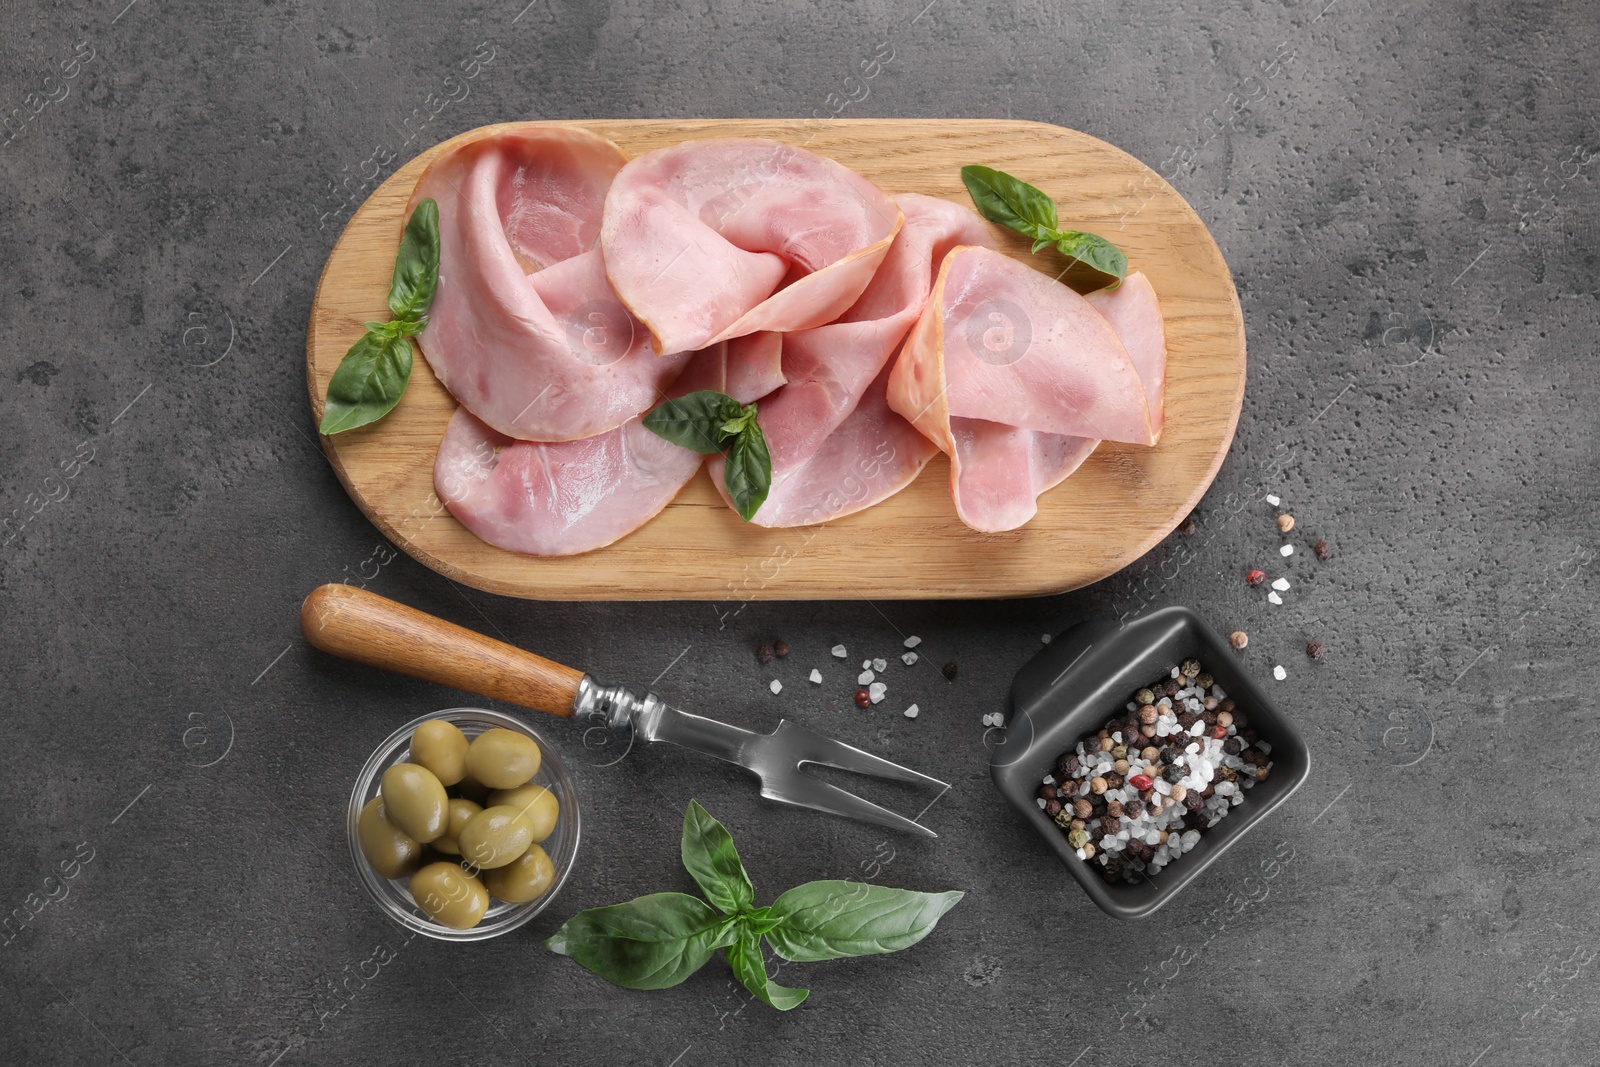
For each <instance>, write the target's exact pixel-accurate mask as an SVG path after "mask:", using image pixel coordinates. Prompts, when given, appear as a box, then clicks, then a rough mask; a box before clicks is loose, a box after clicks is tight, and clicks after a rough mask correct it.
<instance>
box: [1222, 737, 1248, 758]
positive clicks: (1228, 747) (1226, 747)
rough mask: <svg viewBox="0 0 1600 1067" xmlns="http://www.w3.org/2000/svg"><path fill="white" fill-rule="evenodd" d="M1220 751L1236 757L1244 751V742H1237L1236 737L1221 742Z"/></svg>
mask: <svg viewBox="0 0 1600 1067" xmlns="http://www.w3.org/2000/svg"><path fill="white" fill-rule="evenodd" d="M1222 751H1224V752H1226V753H1227V754H1228V755H1230V756H1237V755H1238V754H1239V753H1240V752H1243V751H1244V742H1243V741H1241V740H1239V739H1238V738H1237V737H1230V738H1228V739H1227V740H1226V741H1224V742H1222Z"/></svg>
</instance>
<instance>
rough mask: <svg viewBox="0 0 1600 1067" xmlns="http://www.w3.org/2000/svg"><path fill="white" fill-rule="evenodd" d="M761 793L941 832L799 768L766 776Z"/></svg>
mask: <svg viewBox="0 0 1600 1067" xmlns="http://www.w3.org/2000/svg"><path fill="white" fill-rule="evenodd" d="M761 795H762V796H764V797H766V798H767V799H769V800H776V801H780V802H781V803H784V804H795V805H798V806H800V807H802V808H811V809H813V810H814V811H820V812H825V813H826V814H829V815H843V816H844V817H845V818H847V819H860V820H861V821H862V822H870V823H876V824H877V825H879V826H887V827H890V828H892V829H895V830H909V831H911V832H912V833H917V834H922V835H923V836H925V837H938V836H939V835H938V834H936V833H934V832H933V831H932V830H930V829H928V828H927V827H926V826H924V825H922V824H921V823H919V822H915V821H913V820H911V819H908V818H906V817H905V816H904V815H900V814H898V813H896V812H892V811H890V810H889V809H888V808H885V807H881V806H879V805H877V804H874V803H873V802H872V801H870V800H865V799H863V798H861V797H858V796H856V795H855V794H854V793H852V792H850V791H849V790H848V789H840V788H839V787H838V786H836V785H832V784H830V783H828V782H821V781H818V780H817V779H815V778H811V777H808V776H806V775H804V774H801V773H800V772H799V771H798V770H796V771H795V772H794V773H793V774H792V775H782V776H779V775H773V776H771V777H764V778H763V779H762V780H761Z"/></svg>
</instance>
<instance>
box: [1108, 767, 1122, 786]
mask: <svg viewBox="0 0 1600 1067" xmlns="http://www.w3.org/2000/svg"><path fill="white" fill-rule="evenodd" d="M1106 788H1107V789H1121V788H1122V775H1120V774H1118V773H1117V772H1116V771H1108V772H1107V773H1106Z"/></svg>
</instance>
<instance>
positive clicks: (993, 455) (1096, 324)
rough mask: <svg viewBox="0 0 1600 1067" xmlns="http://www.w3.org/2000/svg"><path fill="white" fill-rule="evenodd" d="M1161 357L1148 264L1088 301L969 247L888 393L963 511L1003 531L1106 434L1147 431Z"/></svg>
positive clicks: (1143, 437) (1150, 433)
mask: <svg viewBox="0 0 1600 1067" xmlns="http://www.w3.org/2000/svg"><path fill="white" fill-rule="evenodd" d="M1123 289H1126V290H1127V292H1125V293H1124V292H1123V291H1122V290H1123ZM1100 308H1105V309H1107V312H1106V313H1105V314H1102V312H1101V310H1100ZM1152 319H1153V322H1152ZM1124 337H1126V338H1127V343H1124V341H1123V338H1124ZM1134 350H1136V351H1137V352H1138V358H1137V359H1136V358H1135V357H1134V356H1133V354H1132V352H1133V351H1134ZM1165 367H1166V343H1165V338H1164V335H1163V333H1162V330H1161V324H1160V308H1159V306H1158V305H1157V304H1156V301H1155V292H1154V290H1153V289H1151V288H1150V285H1149V282H1148V280H1146V279H1145V278H1144V276H1143V275H1140V274H1137V273H1135V274H1133V275H1130V276H1129V278H1128V279H1127V280H1126V281H1124V283H1123V286H1122V287H1119V289H1118V290H1117V291H1116V292H1115V293H1107V294H1104V295H1103V296H1098V295H1097V299H1096V300H1095V301H1093V302H1091V301H1090V300H1087V299H1085V298H1084V297H1081V296H1079V295H1078V294H1077V293H1074V292H1073V291H1072V290H1070V289H1068V288H1066V287H1065V286H1062V285H1060V284H1059V283H1057V282H1055V281H1053V280H1052V279H1050V278H1049V277H1047V276H1045V275H1043V274H1041V273H1039V272H1037V271H1035V270H1033V269H1031V268H1029V267H1027V266H1025V265H1023V264H1020V263H1016V262H1014V261H1012V260H1010V259H1007V258H1006V257H1004V256H1002V255H1000V254H999V253H998V252H995V251H993V250H992V249H990V248H983V247H964V248H958V249H955V250H953V251H952V252H951V253H950V254H949V255H948V256H947V257H946V259H945V261H944V263H943V264H942V266H941V268H940V272H939V277H938V280H937V281H936V282H935V285H934V291H933V294H932V296H931V297H930V299H929V301H928V304H927V307H926V308H925V309H924V310H923V313H922V315H921V317H920V318H919V319H918V320H917V323H916V324H915V325H914V326H913V327H912V330H911V333H910V334H909V336H908V337H907V339H906V342H905V344H904V345H903V347H902V349H901V355H900V356H899V358H898V359H897V361H896V363H895V366H894V371H893V373H892V374H891V376H890V383H889V403H890V406H891V407H892V408H894V410H895V411H897V412H899V413H901V414H902V415H905V416H906V417H907V418H909V419H911V420H912V421H913V422H914V423H915V424H916V425H917V427H918V429H920V430H921V431H922V432H923V433H925V434H926V435H928V437H929V438H930V439H931V440H932V441H934V442H935V443H936V444H937V445H938V446H939V447H940V448H941V449H942V450H943V451H945V452H946V453H948V454H949V456H950V490H951V495H952V497H953V498H954V500H955V504H956V512H957V514H958V515H959V516H960V517H961V520H962V521H963V522H965V523H966V524H967V525H968V526H970V527H972V528H973V529H976V530H980V531H984V532H999V531H1004V530H1014V529H1016V528H1017V527H1019V526H1021V525H1023V524H1024V523H1026V522H1028V520H1030V519H1032V518H1033V516H1034V515H1035V514H1036V513H1037V511H1038V503H1037V501H1038V497H1039V495H1040V494H1041V493H1043V492H1045V491H1046V490H1048V489H1050V488H1052V487H1054V486H1055V485H1058V484H1060V482H1061V481H1062V480H1064V479H1065V478H1066V477H1068V476H1069V475H1070V474H1072V472H1073V471H1075V470H1077V469H1078V467H1079V466H1080V465H1082V463H1083V461H1084V460H1085V459H1087V458H1088V457H1089V455H1090V453H1092V452H1093V451H1094V449H1095V448H1096V447H1097V446H1098V444H1099V442H1100V440H1101V439H1102V438H1109V439H1112V440H1120V441H1129V442H1133V443H1138V444H1153V443H1154V442H1155V437H1156V434H1157V433H1159V429H1160V426H1161V419H1162V416H1161V412H1162V406H1163V405H1162V389H1163V387H1164V382H1165Z"/></svg>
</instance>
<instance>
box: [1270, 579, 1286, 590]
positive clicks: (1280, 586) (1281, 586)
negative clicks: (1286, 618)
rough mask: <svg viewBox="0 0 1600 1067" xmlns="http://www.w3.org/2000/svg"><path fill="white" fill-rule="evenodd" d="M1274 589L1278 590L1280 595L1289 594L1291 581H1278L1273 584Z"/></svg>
mask: <svg viewBox="0 0 1600 1067" xmlns="http://www.w3.org/2000/svg"><path fill="white" fill-rule="evenodd" d="M1272 588H1274V589H1276V590H1277V591H1278V592H1280V593H1287V592H1288V591H1289V579H1287V578H1279V579H1278V580H1277V581H1275V582H1273V583H1272Z"/></svg>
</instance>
